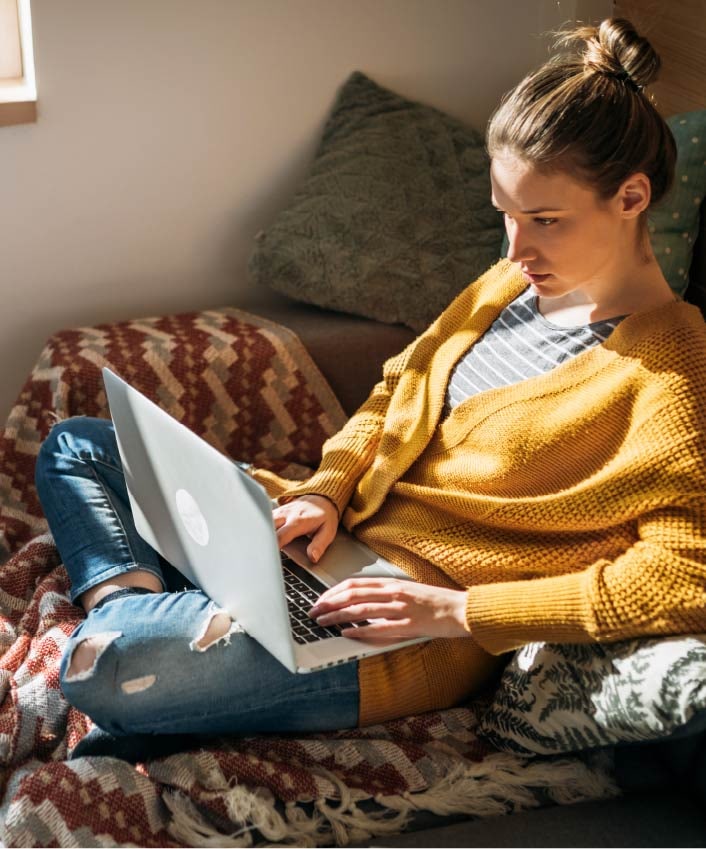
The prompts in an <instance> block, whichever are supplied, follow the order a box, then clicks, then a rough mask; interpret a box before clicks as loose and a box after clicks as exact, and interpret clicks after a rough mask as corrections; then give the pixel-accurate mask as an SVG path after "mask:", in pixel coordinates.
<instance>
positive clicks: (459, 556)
mask: <svg viewBox="0 0 706 849" xmlns="http://www.w3.org/2000/svg"><path fill="white" fill-rule="evenodd" d="M525 285H526V284H525V283H524V281H523V279H522V276H521V274H520V273H519V271H518V270H517V266H516V265H514V264H513V263H510V262H509V261H507V260H503V261H502V262H500V263H498V264H497V265H496V266H494V267H493V268H491V269H490V270H489V271H488V272H486V273H485V274H484V275H483V276H482V277H481V278H480V279H479V280H478V281H477V282H476V283H474V284H473V285H471V286H469V287H468V288H467V289H466V290H465V291H464V292H463V293H462V294H461V295H460V296H459V297H458V298H456V300H455V301H454V302H453V303H452V304H451V305H450V306H449V307H448V309H447V310H446V311H445V312H444V313H443V314H442V315H441V317H440V318H439V319H438V320H437V321H436V322H435V323H434V324H433V325H432V326H431V327H430V328H429V329H428V330H427V331H426V332H425V333H424V334H422V335H421V336H420V337H419V338H418V339H416V340H415V341H414V342H413V343H412V344H411V345H409V346H408V347H407V348H406V349H405V350H404V351H403V352H402V353H401V354H400V355H399V356H397V357H394V358H393V359H391V360H389V361H388V362H387V363H386V364H385V367H384V377H383V380H382V381H381V382H380V383H379V384H378V385H377V386H376V387H375V388H374V389H373V391H372V393H371V395H370V397H369V398H368V400H367V401H366V402H365V404H363V406H362V407H361V408H360V410H359V411H358V412H357V413H356V414H355V415H354V416H353V417H352V418H351V419H350V421H349V422H348V423H347V424H346V426H345V427H344V428H343V429H342V430H341V431H340V432H339V433H338V434H337V435H336V436H334V437H332V438H331V439H330V440H329V441H328V442H327V443H326V445H325V446H324V452H323V459H322V462H321V465H320V467H319V469H318V470H317V472H316V473H315V474H314V475H313V477H312V478H310V479H309V480H308V481H306V482H305V483H302V484H299V485H296V486H292V485H291V483H289V484H288V485H287V484H286V483H285V482H275V481H274V480H273V479H272V478H269V479H267V480H263V482H264V483H266V485H269V487H270V488H271V489H274V490H278V491H279V492H283V488H284V487H287V488H286V489H284V492H283V496H284V497H285V498H290V497H292V496H296V495H300V494H303V493H305V492H316V493H321V494H324V495H326V496H328V497H329V498H331V499H332V500H333V501H334V502H335V503H336V504H337V506H338V508H339V511H340V513H341V515H342V521H343V524H344V525H345V527H347V528H348V529H349V530H352V531H353V532H354V533H355V534H356V536H358V537H359V538H360V539H361V540H363V541H364V542H365V543H367V544H368V545H369V546H370V547H371V548H372V549H374V550H375V551H377V552H378V553H379V554H382V555H383V556H385V557H387V558H388V559H389V560H391V561H392V562H394V563H397V564H398V565H399V566H401V567H402V568H403V569H404V570H405V571H407V572H408V573H409V574H410V575H412V576H413V577H414V578H416V579H417V580H419V581H422V582H424V583H429V584H437V585H442V586H450V587H463V588H467V594H468V601H467V607H466V612H467V627H468V629H469V631H470V634H471V635H472V638H471V639H456V640H433V641H431V642H429V643H427V644H421V645H416V646H412V647H410V648H407V649H403V650H401V651H399V652H391V653H389V654H387V655H383V656H380V657H373V658H369V659H366V660H365V661H363V662H362V663H361V664H360V686H361V714H360V719H361V724H366V723H370V722H376V721H380V720H382V719H385V718H388V717H391V716H399V715H405V714H411V713H416V712H420V711H424V710H430V709H434V708H438V707H442V706H447V705H450V704H453V703H454V702H457V701H458V700H460V699H462V698H464V697H466V696H468V695H469V693H471V692H472V691H473V690H474V689H476V688H477V687H479V686H480V685H481V684H482V683H483V681H484V680H485V679H486V678H487V676H488V674H489V672H490V671H491V670H492V668H493V666H494V665H495V663H496V662H497V661H494V658H493V657H492V656H494V655H499V654H501V653H503V652H507V651H509V650H512V649H515V648H516V647H518V646H521V645H523V644H525V643H528V642H533V641H539V640H547V641H552V642H591V641H610V640H617V639H622V638H627V637H632V636H639V635H647V634H670V633H680V632H694V631H703V630H706V512H705V506H706V467H705V460H706V325H704V322H703V319H702V317H701V315H700V313H699V311H698V310H697V309H696V308H695V307H692V306H689V305H687V304H685V303H682V302H674V303H673V304H670V305H668V306H666V307H661V308H659V309H657V310H652V311H648V312H643V313H636V314H634V315H631V316H629V317H627V318H626V319H624V320H623V321H622V322H621V324H620V325H619V326H618V327H617V329H616V330H615V331H614V332H613V333H612V334H611V336H610V337H609V339H608V340H607V341H606V342H605V343H603V344H601V345H599V346H598V347H595V348H592V349H590V350H588V351H585V352H583V353H581V354H580V355H578V356H576V357H575V358H573V359H571V360H569V361H567V362H565V363H563V364H562V365H560V366H558V367H556V368H555V369H553V370H552V371H550V372H549V373H547V374H544V375H539V376H537V377H532V378H530V379H527V380H525V381H523V382H521V383H519V384H516V385H514V386H508V387H502V388H499V389H493V390H490V391H487V392H484V393H481V394H479V395H476V396H475V397H472V398H470V399H468V400H466V401H465V402H464V403H462V404H460V405H459V406H458V407H457V408H456V409H455V410H454V411H453V412H452V413H451V414H450V415H449V416H448V417H447V418H446V419H444V420H441V418H440V417H441V413H442V409H443V404H444V394H445V390H446V384H447V381H448V378H449V375H450V372H451V370H452V368H453V366H454V365H455V363H456V362H457V361H458V359H459V358H460V357H461V356H462V355H463V354H464V352H465V351H466V350H467V349H468V348H469V347H470V346H472V345H473V344H474V342H475V341H476V340H477V339H478V338H479V337H480V336H481V335H482V334H483V333H484V332H485V330H486V329H487V328H488V327H489V326H490V324H491V323H492V322H493V320H494V319H495V318H496V317H497V316H498V314H499V312H500V311H501V310H502V309H503V307H505V306H506V305H507V304H508V303H510V302H511V301H512V300H513V299H514V298H515V297H517V295H518V294H519V293H520V292H521V291H522V290H523V288H524V287H525ZM266 477H268V476H266Z"/></svg>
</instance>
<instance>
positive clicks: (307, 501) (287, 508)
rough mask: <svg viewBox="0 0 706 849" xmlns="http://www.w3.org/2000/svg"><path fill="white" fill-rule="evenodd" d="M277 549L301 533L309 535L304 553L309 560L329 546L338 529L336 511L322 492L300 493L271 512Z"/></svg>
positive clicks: (318, 555) (317, 559)
mask: <svg viewBox="0 0 706 849" xmlns="http://www.w3.org/2000/svg"><path fill="white" fill-rule="evenodd" d="M272 518H273V519H274V522H275V530H276V531H277V543H278V545H279V547H280V548H283V547H284V546H285V545H287V544H288V543H290V542H291V541H292V540H293V539H296V538H297V537H301V536H308V537H311V542H310V543H309V545H308V546H307V548H306V556H307V557H308V558H309V560H311V562H312V563H318V561H319V559H320V558H321V556H322V555H323V553H324V552H325V551H326V549H327V548H328V547H329V545H330V544H331V542H332V541H333V538H334V537H335V536H336V531H337V530H338V510H337V509H336V505H335V504H334V503H333V501H330V500H329V499H328V498H326V497H325V496H323V495H302V496H301V497H299V498H295V499H293V500H292V501H289V502H288V503H287V504H281V505H280V506H279V507H275V509H274V510H273V511H272Z"/></svg>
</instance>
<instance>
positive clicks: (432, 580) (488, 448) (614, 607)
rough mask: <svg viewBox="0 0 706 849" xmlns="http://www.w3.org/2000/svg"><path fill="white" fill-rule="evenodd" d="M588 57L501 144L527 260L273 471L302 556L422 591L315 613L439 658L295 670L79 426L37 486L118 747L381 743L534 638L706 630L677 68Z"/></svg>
mask: <svg viewBox="0 0 706 849" xmlns="http://www.w3.org/2000/svg"><path fill="white" fill-rule="evenodd" d="M563 43H564V46H566V47H570V48H572V49H573V48H577V49H576V51H575V52H576V54H577V55H575V56H574V55H572V56H569V57H567V56H566V55H564V56H560V57H559V58H557V59H555V60H552V61H551V62H549V63H547V64H546V65H545V66H543V67H542V68H540V69H539V70H538V71H537V72H535V73H533V74H531V75H530V76H528V77H527V78H526V79H525V80H524V81H523V82H522V83H520V85H519V86H518V87H517V88H516V89H515V90H514V91H513V92H512V93H511V94H510V96H509V97H507V98H506V99H505V101H504V102H503V104H502V105H501V107H500V109H499V110H498V111H497V113H496V114H495V115H494V116H493V118H492V120H491V122H490V125H489V129H488V149H489V153H490V156H491V160H492V165H491V182H492V187H493V201H494V203H495V205H496V206H497V207H498V209H499V210H500V211H502V213H503V214H504V216H505V221H506V227H507V234H508V238H509V251H508V258H507V260H503V261H501V262H500V263H498V265H496V266H494V267H493V268H491V269H490V270H489V271H488V272H486V274H484V275H483V276H482V277H481V278H480V279H479V280H478V281H477V282H476V283H474V284H473V285H472V286H470V287H469V288H468V289H467V290H466V291H465V292H463V293H462V294H461V295H460V296H459V297H458V298H457V299H456V300H455V301H454V303H453V304H451V306H450V307H449V308H448V309H447V310H446V311H445V312H444V313H443V314H442V316H441V317H440V318H439V319H438V320H437V321H436V322H435V323H434V324H433V325H432V326H431V327H430V328H429V330H427V331H426V332H425V333H424V334H422V336H420V337H419V339H417V340H416V341H415V342H413V343H412V344H411V345H410V346H409V347H408V348H407V349H406V350H405V351H404V352H403V353H401V354H400V355H399V356H398V357H396V358H393V359H392V360H390V361H388V362H387V363H386V365H385V370H384V377H383V380H382V381H381V382H380V383H379V384H378V385H377V386H376V387H375V388H374V389H373V391H372V393H371V395H370V397H369V399H368V400H367V401H366V402H365V404H364V405H363V406H362V407H361V408H360V410H359V411H358V412H357V413H356V414H355V415H354V416H353V417H352V418H351V420H350V421H349V422H348V423H347V424H346V426H345V427H344V428H343V430H342V431H341V432H340V433H339V434H337V435H336V436H334V437H333V438H332V439H330V440H329V441H328V442H327V444H326V445H325V448H324V453H323V458H322V462H321V465H320V467H319V469H318V470H317V472H316V473H315V474H314V475H313V477H312V478H311V479H310V480H308V481H306V482H305V483H302V484H297V485H291V484H290V483H288V482H286V481H282V480H280V479H278V478H275V477H273V476H272V475H269V474H266V473H264V472H256V473H255V474H256V476H257V477H259V478H260V480H261V481H262V482H263V483H265V484H266V485H267V486H268V488H269V489H270V491H271V492H273V493H275V494H277V495H279V497H280V506H279V507H277V508H276V509H275V511H274V521H275V527H276V529H277V534H278V538H279V542H280V544H281V545H285V544H286V543H288V542H289V541H291V540H292V539H294V538H295V537H297V536H301V535H304V534H306V535H309V536H310V537H311V541H310V543H309V545H308V553H309V556H310V558H311V559H312V560H313V561H314V562H316V561H317V560H318V559H319V558H320V557H321V555H322V554H323V552H324V551H325V549H326V547H327V546H328V545H329V544H330V542H331V540H332V539H333V536H334V534H335V532H336V528H337V526H338V523H339V521H342V523H343V524H344V525H345V527H346V528H348V529H349V530H353V532H354V533H355V534H356V536H358V537H359V538H360V539H361V540H363V541H364V542H366V543H367V544H368V545H370V547H371V548H373V549H374V550H375V551H377V552H379V553H380V554H382V555H383V556H385V557H387V558H388V559H389V560H391V561H393V562H395V563H396V564H398V565H399V566H401V567H402V568H403V569H404V570H405V571H406V572H408V573H409V574H410V575H411V576H412V577H414V578H415V579H416V580H417V582H418V583H411V582H403V581H395V580H393V579H358V580H350V581H346V582H344V583H343V584H340V585H339V586H336V587H334V588H333V589H331V590H329V591H328V592H326V593H325V594H324V595H323V596H322V597H321V598H320V599H319V601H318V602H317V604H316V605H315V607H314V608H313V610H312V616H313V617H314V618H316V619H317V620H318V621H319V622H320V623H321V624H331V623H346V622H351V621H356V622H357V621H360V620H362V619H367V620H369V624H368V625H366V626H364V627H359V628H355V629H348V630H346V631H345V633H346V634H347V635H348V636H351V637H354V638H362V637H366V636H373V637H390V638H393V637H394V638H396V637H400V636H417V635H425V636H430V637H433V638H435V639H432V640H431V641H430V642H427V643H424V644H420V645H415V646H412V647H409V648H406V649H402V650H399V651H396V652H390V653H388V654H385V655H381V656H377V657H373V658H368V659H365V660H363V661H360V662H359V663H350V664H345V665H343V666H339V667H335V668H333V669H329V670H324V671H322V672H318V673H315V674H311V675H292V674H290V673H288V672H287V671H286V670H284V668H283V667H281V666H280V665H279V664H278V663H277V661H275V660H274V659H272V658H271V657H270V656H269V655H268V653H267V652H266V651H264V650H263V649H262V648H260V647H259V646H258V645H257V644H256V643H255V642H254V641H253V640H251V639H250V638H249V637H248V636H247V635H245V634H243V633H238V632H237V629H235V628H234V627H233V626H232V623H231V622H230V620H229V619H228V617H227V616H226V615H225V614H224V613H217V612H216V613H214V612H213V611H212V609H211V608H210V607H209V601H208V599H207V598H205V596H203V594H201V593H200V592H194V591H192V592H181V591H174V590H179V584H178V583H177V581H176V579H175V575H174V572H173V570H172V569H171V567H169V566H168V564H165V563H164V561H162V560H161V559H160V558H159V557H158V556H157V555H156V553H155V552H154V551H152V550H151V549H150V548H149V546H147V545H146V544H145V543H144V542H142V540H141V539H140V538H139V537H138V536H137V534H136V533H135V530H134V526H133V525H132V519H131V516H130V513H129V507H128V505H127V499H126V493H125V486H124V480H123V477H122V472H121V470H120V464H119V459H118V456H117V450H116V448H115V442H114V437H113V434H112V429H111V427H110V424H109V423H107V422H102V421H97V420H86V419H77V420H69V421H68V422H64V423H62V424H60V425H58V426H57V427H55V428H54V430H53V431H52V433H51V434H50V436H49V438H48V439H47V442H46V443H45V445H44V447H43V449H42V452H41V454H40V457H39V461H38V466H37V486H38V490H39V493H40V497H41V499H42V503H43V505H44V508H45V512H46V515H47V518H48V520H49V524H50V527H51V529H52V532H53V533H54V536H55V539H56V542H57V545H58V548H59V551H60V553H61V555H62V558H63V560H64V563H65V565H66V568H67V570H68V572H69V575H70V578H71V582H72V598H73V599H74V600H77V601H79V602H80V603H81V604H82V605H83V606H84V608H85V609H86V611H87V613H88V615H87V618H86V620H85V622H84V623H82V625H81V626H80V627H79V628H78V629H77V630H76V632H75V633H74V635H73V636H72V639H71V641H70V644H69V646H68V648H67V651H66V654H65V657H64V659H63V663H62V673H61V674H62V686H63V689H64V692H65V693H66V696H67V698H68V699H69V701H71V702H72V703H73V704H75V705H77V706H78V707H79V708H80V709H81V710H83V711H85V712H86V713H87V714H88V715H90V716H91V717H92V718H93V719H94V720H95V722H96V723H97V725H98V726H100V727H101V728H103V729H106V730H107V731H109V732H111V733H112V734H115V735H130V734H136V733H152V734H162V735H166V734H184V733H189V732H191V733H197V734H211V733H217V734H220V733H232V734H246V733H254V732H287V731H316V730H322V729H331V728H343V727H349V726H353V725H356V724H369V723H373V722H377V721H381V720H384V719H388V718H391V717H395V716H400V715H405V714H411V713H416V712H420V711H425V710H431V709H435V708H440V707H446V706H449V705H452V704H455V703H457V702H458V701H460V700H461V699H463V698H466V697H467V696H468V695H470V694H471V693H472V692H473V691H474V690H476V689H478V688H479V687H480V686H481V685H482V684H483V683H484V682H485V681H486V680H487V678H488V675H489V674H490V673H491V671H492V670H493V669H494V668H495V666H496V665H497V663H498V658H499V656H500V655H502V653H504V652H507V651H509V650H512V649H514V648H516V647H518V646H520V645H523V644H525V643H527V642H531V641H535V640H549V641H553V642H591V641H608V640H616V639H620V638H626V637H630V636H637V635H646V634H667V633H675V632H687V631H696V630H703V629H704V627H705V626H706V612H705V605H704V601H705V599H704V586H705V585H706V584H705V582H704V577H705V576H706V564H705V562H704V561H705V557H706V533H705V531H706V527H705V518H704V515H705V511H704V505H705V504H706V480H705V475H704V460H705V459H706V444H705V439H704V434H705V433H706V428H705V427H704V425H705V420H704V419H705V413H704V405H703V403H702V400H701V399H702V397H703V396H702V393H703V392H704V389H705V388H706V328H705V327H704V323H703V321H702V319H701V317H700V315H699V313H698V311H697V310H696V309H695V308H693V307H690V306H688V305H686V304H684V303H681V302H680V301H678V300H677V299H676V298H675V296H674V294H673V293H672V291H671V289H670V288H669V285H668V284H667V282H666V281H665V279H664V277H663V275H662V273H661V271H660V269H659V266H658V264H657V262H656V261H655V258H654V255H653V253H652V251H651V248H650V246H649V242H648V239H647V236H646V213H647V210H648V209H649V207H650V206H651V204H653V203H657V202H658V201H659V200H660V199H661V198H662V197H663V196H664V194H665V193H666V191H667V190H668V188H669V186H670V183H671V181H672V177H673V171H674V159H675V149H674V142H673V139H672V137H671V134H670V132H669V130H668V128H667V126H666V125H665V123H664V121H663V120H662V119H661V118H660V116H659V115H658V113H657V112H656V110H655V109H654V107H653V106H652V104H651V102H650V101H649V99H648V97H647V96H646V95H645V93H644V90H643V89H644V86H645V85H647V84H648V83H649V82H650V81H651V80H652V79H653V78H654V76H655V74H656V72H657V70H658V67H659V60H658V57H657V56H656V54H655V53H654V51H653V50H652V48H651V47H650V45H649V44H648V43H647V42H646V41H645V40H644V39H642V38H640V37H639V36H638V35H637V33H636V32H635V31H634V29H633V28H632V26H631V25H630V24H629V23H627V22H625V21H621V20H609V21H604V22H603V23H602V24H601V26H600V27H599V28H598V29H594V28H581V29H578V30H576V31H575V32H573V33H570V34H568V35H567V36H566V37H565V38H564V39H563ZM182 583H183V579H182ZM89 737H90V735H89ZM88 745H89V746H90V740H88ZM87 751H90V749H88V750H87ZM87 751H84V750H82V751H81V753H82V754H85V753H87Z"/></svg>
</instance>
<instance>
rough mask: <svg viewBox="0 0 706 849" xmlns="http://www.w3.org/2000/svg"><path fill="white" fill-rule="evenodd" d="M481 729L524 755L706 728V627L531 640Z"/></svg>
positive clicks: (520, 652) (500, 744)
mask: <svg viewBox="0 0 706 849" xmlns="http://www.w3.org/2000/svg"><path fill="white" fill-rule="evenodd" d="M480 729H481V734H482V736H483V737H485V739H487V740H488V741H489V742H491V743H492V744H493V745H494V746H496V747H498V748H499V749H502V750H504V751H507V752H513V753H515V754H520V755H536V754H557V753H560V752H576V751H579V750H581V749H589V748H594V747H597V746H605V745H614V744H616V743H625V742H634V743H636V742H644V741H648V740H656V739H662V738H667V737H675V736H678V735H686V734H691V733H698V732H700V731H702V730H704V729H706V634H699V635H695V636H679V637H668V638H656V639H639V640H626V641H623V642H619V643H612V644H609V645H596V644H592V645H552V644H548V643H530V644H529V645H526V646H524V647H523V648H522V649H519V650H518V651H517V652H516V653H515V655H514V656H513V658H512V660H511V661H510V663H509V664H508V666H507V667H506V669H505V672H504V674H503V676H502V679H501V682H500V685H499V687H498V689H497V690H496V693H495V696H494V699H493V702H492V704H491V705H490V707H489V708H488V709H487V710H486V711H485V712H484V714H483V715H482V717H481V720H480Z"/></svg>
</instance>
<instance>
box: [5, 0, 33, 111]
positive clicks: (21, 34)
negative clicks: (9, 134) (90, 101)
mask: <svg viewBox="0 0 706 849" xmlns="http://www.w3.org/2000/svg"><path fill="white" fill-rule="evenodd" d="M15 3H16V8H17V23H18V32H17V38H18V39H19V52H20V56H21V61H22V74H21V76H16V77H2V78H0V127H6V126H10V125H14V124H28V123H33V122H34V121H36V120H37V84H36V79H35V73H34V49H33V45H32V13H31V10H30V0H15ZM1 23H2V21H0V24H1ZM13 29H14V28H13Z"/></svg>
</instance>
